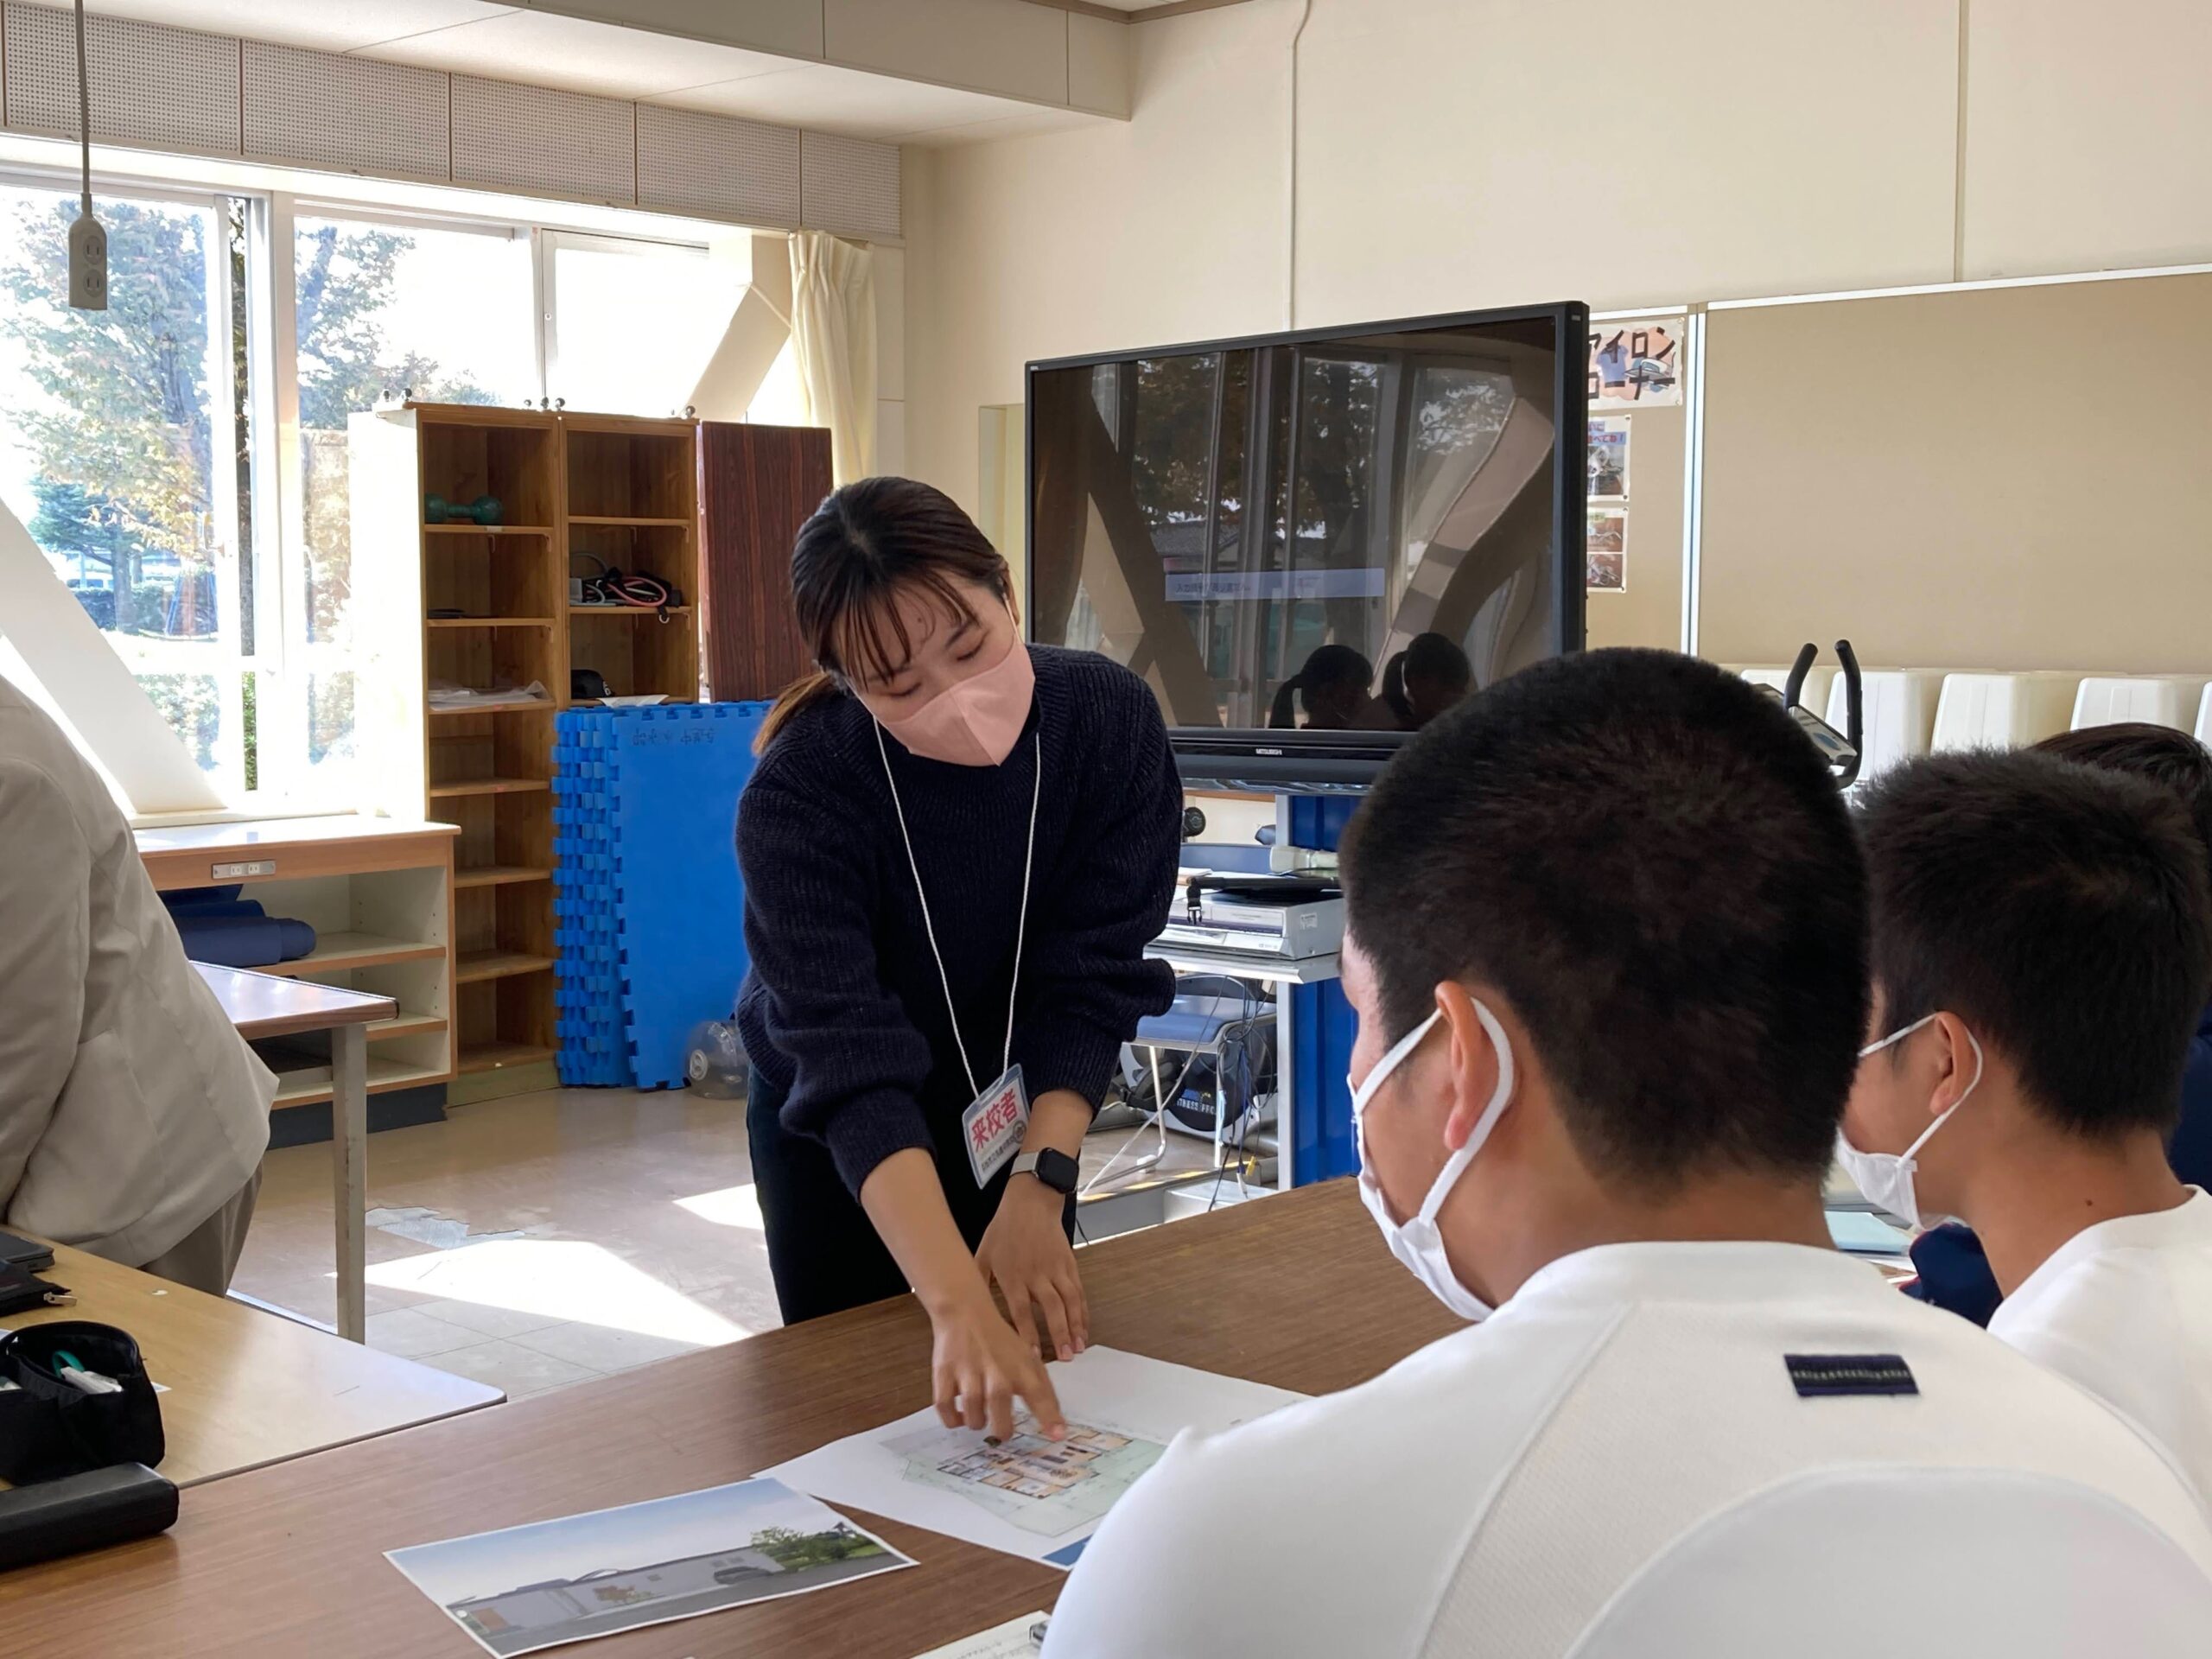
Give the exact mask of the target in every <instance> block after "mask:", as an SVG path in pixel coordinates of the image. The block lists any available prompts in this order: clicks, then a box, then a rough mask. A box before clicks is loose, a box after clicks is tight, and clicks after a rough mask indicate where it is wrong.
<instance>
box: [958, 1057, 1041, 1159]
mask: <svg viewBox="0 0 2212 1659" xmlns="http://www.w3.org/2000/svg"><path fill="white" fill-rule="evenodd" d="M1028 1132H1029V1091H1028V1090H1027V1089H1025V1088H1023V1087H1022V1085H1021V1068H1020V1066H1018V1065H1013V1066H1008V1067H1007V1070H1006V1073H1005V1075H1004V1076H1002V1077H1000V1078H999V1080H998V1081H997V1082H996V1083H995V1084H992V1085H991V1086H990V1087H989V1088H988V1089H986V1090H983V1092H982V1094H980V1095H978V1096H976V1103H975V1104H974V1105H972V1106H970V1107H969V1109H967V1110H966V1111H964V1112H963V1113H961V1114H960V1139H961V1141H962V1142H963V1144H964V1145H965V1146H966V1147H967V1148H968V1165H969V1168H971V1169H973V1170H974V1171H975V1172H976V1185H978V1186H982V1185H984V1184H985V1183H986V1182H988V1180H989V1179H991V1177H992V1176H994V1175H995V1174H997V1173H999V1171H1000V1170H1001V1169H1003V1168H1004V1167H1005V1166H1006V1165H1007V1160H1009V1159H1011V1158H1012V1157H1013V1156H1014V1154H1015V1153H1017V1152H1020V1150H1021V1137H1022V1136H1023V1135H1027V1133H1028Z"/></svg>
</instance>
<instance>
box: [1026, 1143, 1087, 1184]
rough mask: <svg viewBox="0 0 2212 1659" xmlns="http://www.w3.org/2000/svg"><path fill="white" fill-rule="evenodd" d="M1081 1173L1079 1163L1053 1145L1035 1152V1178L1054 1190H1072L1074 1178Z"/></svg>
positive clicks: (1081, 1168) (1081, 1167)
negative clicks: (1037, 1152)
mask: <svg viewBox="0 0 2212 1659" xmlns="http://www.w3.org/2000/svg"><path fill="white" fill-rule="evenodd" d="M1081 1173H1083V1166H1082V1165H1081V1164H1078V1163H1077V1162H1076V1160H1074V1159H1072V1158H1071V1157H1069V1156H1068V1155H1067V1154H1065V1152H1061V1151H1059V1150H1058V1149H1057V1148H1055V1147H1046V1148H1045V1150H1044V1151H1042V1152H1040V1153H1039V1154H1037V1179H1039V1180H1040V1181H1042V1182H1044V1183H1045V1185H1047V1186H1049V1187H1051V1188H1052V1189H1053V1190H1054V1191H1055V1192H1074V1191H1075V1184H1076V1178H1077V1176H1078V1175H1080V1174H1081Z"/></svg>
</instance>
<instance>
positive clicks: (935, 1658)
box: [914, 1612, 1046, 1659]
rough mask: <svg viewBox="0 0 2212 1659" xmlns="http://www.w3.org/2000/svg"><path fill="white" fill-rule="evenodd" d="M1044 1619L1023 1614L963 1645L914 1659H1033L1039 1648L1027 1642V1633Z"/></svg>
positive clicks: (976, 1636)
mask: <svg viewBox="0 0 2212 1659" xmlns="http://www.w3.org/2000/svg"><path fill="white" fill-rule="evenodd" d="M1045 1621H1046V1614H1044V1613H1041V1612H1037V1613H1024V1614H1023V1615H1022V1616H1021V1617H1020V1618H1009V1619H1008V1620H1007V1622H1006V1623H1005V1624H994V1625H992V1626H991V1628H990V1629H989V1630H978V1631H976V1634H975V1635H973V1636H971V1637H968V1638H966V1639H965V1640H964V1641H960V1642H954V1643H949V1644H948V1645H946V1646H944V1647H942V1648H931V1649H930V1650H929V1651H928V1652H927V1653H918V1654H916V1655H915V1656H914V1659H1037V1649H1038V1648H1039V1645H1040V1644H1039V1643H1035V1642H1033V1641H1031V1640H1030V1639H1029V1633H1030V1631H1032V1630H1035V1629H1037V1628H1038V1627H1039V1626H1040V1625H1042V1624H1044V1623H1045Z"/></svg>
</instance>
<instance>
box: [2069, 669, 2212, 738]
mask: <svg viewBox="0 0 2212 1659" xmlns="http://www.w3.org/2000/svg"><path fill="white" fill-rule="evenodd" d="M2203 686H2204V683H2203V682H2202V680H2196V679H2170V678H2166V677H2163V676H2156V675H2147V674H2145V675H2133V674H2131V675H2113V676H2100V677H2094V678H2090V679H2085V680H2083V681H2082V689H2081V690H2080V691H2079V692H2078V693H2077V694H2075V698H2074V721H2073V729H2074V730H2075V731H2077V732H2078V731H2080V730H2082V728H2084V727H2088V726H2117V725H2120V724H2121V723H2122V722H2124V721H2146V722H2148V723H2149V724H2151V725H2153V726H2171V727H2172V728H2174V729H2175V730H2176V731H2177V732H2185V731H2187V730H2189V728H2190V723H2189V715H2188V713H2187V712H2186V711H2187V710H2188V709H2189V708H2190V705H2191V704H2192V703H2193V702H2195V701H2196V696H2197V694H2198V693H2199V692H2200V691H2202V690H2203Z"/></svg>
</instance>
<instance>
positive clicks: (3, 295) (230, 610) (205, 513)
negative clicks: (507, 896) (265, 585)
mask: <svg viewBox="0 0 2212 1659" xmlns="http://www.w3.org/2000/svg"><path fill="white" fill-rule="evenodd" d="M94 207H95V211H96V212H97V213H98V214H99V219H100V222H101V223H102V224H103V225H104V226H106V228H107V233H108V270H109V289H110V296H111V297H110V300H109V305H108V308H107V309H106V310H105V311H73V310H71V309H70V308H69V307H68V304H67V297H66V296H67V290H68V256H67V232H68V227H69V223H70V221H71V220H72V219H74V218H75V217H76V216H77V210H78V203H77V199H76V197H75V196H74V195H73V194H65V193H63V192H60V191H56V190H48V189H39V188H29V187H25V186H8V185H5V184H0V499H5V500H6V502H7V504H8V505H9V506H10V508H12V509H13V510H14V511H15V512H16V515H17V516H18V517H19V518H22V521H23V523H24V524H26V525H27V526H28V527H29V530H30V531H31V534H32V536H33V537H34V538H35V539H36V541H37V542H38V543H39V545H40V546H41V548H42V549H44V550H45V551H46V554H47V556H48V559H49V561H51V563H53V565H54V570H55V573H56V574H57V575H59V576H60V578H61V579H62V580H63V581H64V582H67V584H68V587H69V588H70V590H71V592H73V594H75V595H76V596H77V599H78V601H79V604H80V605H82V607H84V610H85V613H86V615H87V616H89V617H90V618H91V619H92V623H93V625H94V626H96V627H98V628H99V630H100V632H102V633H104V634H105V635H106V636H107V638H108V639H110V641H111V643H112V644H113V645H114V646H115V649H116V652H117V653H118V655H120V656H121V657H122V658H124V661H125V662H126V663H127V664H129V665H130V671H131V673H132V674H133V676H134V677H136V678H137V681H138V683H139V684H140V685H141V686H142V687H143V688H144V689H145V691H146V694H147V696H149V698H150V699H151V700H152V702H154V704H155V706H156V708H158V709H160V710H161V711H162V715H164V716H165V717H166V718H167V719H168V722H169V724H170V726H171V728H173V729H174V730H175V732H176V734H177V735H178V737H179V738H180V739H181V740H182V741H183V742H184V744H185V747H187V749H188V750H189V751H190V752H191V753H192V754H193V756H194V759H195V760H198V762H199V763H200V766H201V767H202V768H203V769H205V770H207V771H209V772H214V773H216V774H218V776H219V779H221V781H222V783H223V785H224V786H225V787H226V789H228V790H230V791H235V792H243V791H247V790H250V789H251V788H253V787H254V786H255V785H256V783H257V781H258V780H257V777H256V775H255V770H254V754H253V746H252V741H251V739H252V728H253V720H254V712H255V706H256V703H257V701H258V699H257V690H259V689H260V688H259V686H258V684H257V670H258V668H259V666H260V658H259V656H258V649H257V648H258V647H259V646H260V645H262V644H263V643H264V642H263V641H262V640H260V639H258V638H257V633H256V630H255V618H254V613H253V606H252V603H251V590H252V587H253V581H254V552H255V550H254V547H253V545H252V539H251V518H250V515H249V514H248V513H247V512H245V511H243V510H242V504H243V503H245V502H246V501H248V500H250V499H251V458H250V454H249V448H250V446H249V443H248V430H247V422H246V412H245V411H246V402H245V398H246V385H245V378H246V371H245V330H244V315H245V306H244V304H243V290H244V287H245V239H246V204H245V202H243V201H241V200H234V199H226V198H220V197H207V196H202V197H198V198H182V197H180V198H176V199H171V200H162V199H156V198H152V197H143V198H142V197H122V196H108V197H100V198H98V199H96V200H95V203H94Z"/></svg>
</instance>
